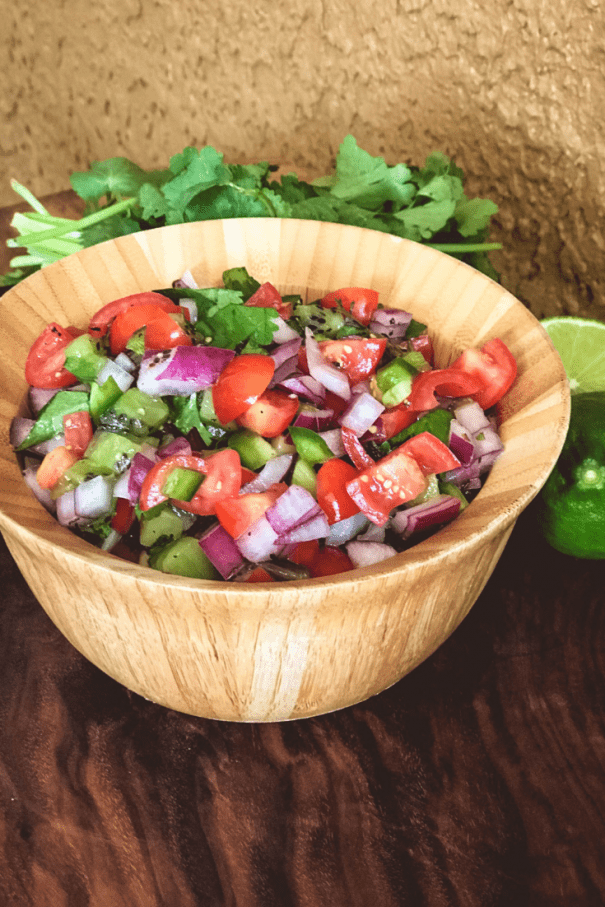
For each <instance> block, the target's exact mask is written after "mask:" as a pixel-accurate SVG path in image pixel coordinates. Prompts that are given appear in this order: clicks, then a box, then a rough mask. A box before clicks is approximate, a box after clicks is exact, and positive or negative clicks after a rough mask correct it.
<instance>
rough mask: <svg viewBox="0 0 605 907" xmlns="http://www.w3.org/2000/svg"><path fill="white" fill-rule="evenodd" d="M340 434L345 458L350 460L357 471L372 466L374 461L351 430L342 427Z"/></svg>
mask: <svg viewBox="0 0 605 907" xmlns="http://www.w3.org/2000/svg"><path fill="white" fill-rule="evenodd" d="M340 434H341V437H342V443H343V446H344V449H345V450H346V452H347V456H349V457H350V458H351V460H352V461H353V463H354V464H355V466H356V467H357V469H366V467H368V466H373V465H374V463H375V462H376V461H375V460H374V458H373V457H371V456H370V455H369V453H368V452H367V451H366V449H365V447H364V446H363V444H362V443H361V441H360V440H359V438H358V437H357V435H356V434H355V432H354V431H353V429H352V428H346V427H345V426H344V425H343V426H342V427H341V429H340Z"/></svg>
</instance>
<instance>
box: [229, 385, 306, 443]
mask: <svg viewBox="0 0 605 907" xmlns="http://www.w3.org/2000/svg"><path fill="white" fill-rule="evenodd" d="M298 406H299V401H298V397H296V396H292V395H290V394H287V393H286V392H285V391H280V390H271V389H268V390H266V391H265V392H264V394H261V395H260V397H259V398H258V400H256V402H255V403H253V404H252V406H250V407H249V408H248V409H247V410H246V412H245V413H242V415H241V416H238V419H237V423H238V425H241V426H242V428H249V429H250V431H255V432H256V433H257V434H259V435H261V436H262V437H263V438H277V436H278V435H281V434H282V432H283V431H285V430H286V428H287V427H288V425H290V423H291V421H292V419H293V418H294V416H295V415H296V413H297V412H298Z"/></svg>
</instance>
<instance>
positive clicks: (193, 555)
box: [149, 535, 220, 579]
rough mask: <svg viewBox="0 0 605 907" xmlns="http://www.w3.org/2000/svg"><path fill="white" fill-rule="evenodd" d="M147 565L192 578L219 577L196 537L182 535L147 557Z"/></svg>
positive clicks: (164, 571) (163, 571)
mask: <svg viewBox="0 0 605 907" xmlns="http://www.w3.org/2000/svg"><path fill="white" fill-rule="evenodd" d="M149 566H150V567H153V568H154V569H155V570H161V571H162V573H171V574H173V575H175V576H188V577H191V578H192V579H220V577H219V574H218V573H217V571H216V570H215V568H214V567H213V566H212V564H211V562H210V561H209V560H208V558H207V557H206V555H205V554H204V552H203V551H202V549H201V548H200V545H199V542H198V540H197V539H194V538H193V537H192V536H190V535H184V536H182V537H181V538H180V539H176V540H175V541H174V542H169V543H168V545H166V546H165V547H164V548H161V549H160V550H159V551H157V552H154V553H153V555H152V556H151V557H150V558H149Z"/></svg>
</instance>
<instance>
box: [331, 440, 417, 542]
mask: <svg viewBox="0 0 605 907" xmlns="http://www.w3.org/2000/svg"><path fill="white" fill-rule="evenodd" d="M403 446H404V445H401V447H397V448H396V449H395V450H393V451H391V453H390V454H387V456H386V457H383V458H382V460H378V462H376V463H374V465H373V466H369V467H368V468H367V469H364V470H363V471H362V472H360V473H359V474H358V475H357V476H356V477H355V478H354V479H352V480H351V481H350V482H348V483H347V491H348V492H349V494H350V496H351V497H352V498H353V500H354V501H355V503H356V504H357V506H358V507H359V509H360V510H361V511H362V513H365V515H366V516H367V518H368V519H369V520H372V522H373V523H376V525H377V526H384V524H385V523H386V522H387V520H388V518H389V514H390V512H391V510H393V508H394V507H398V506H399V505H400V504H403V503H405V502H406V501H411V500H413V499H414V498H416V497H418V495H419V494H421V493H422V492H423V491H424V490H425V488H426V486H427V479H426V477H425V476H424V474H423V472H422V470H421V468H420V466H419V465H418V463H417V462H416V460H415V458H414V457H413V456H411V455H410V454H407V453H406V452H405V450H403V449H402V448H403Z"/></svg>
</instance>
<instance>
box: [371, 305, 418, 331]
mask: <svg viewBox="0 0 605 907" xmlns="http://www.w3.org/2000/svg"><path fill="white" fill-rule="evenodd" d="M411 320H412V316H411V314H410V313H409V312H404V311H403V310H402V309H380V308H379V309H376V311H375V312H374V314H373V315H372V321H375V322H377V323H378V324H383V325H386V326H387V327H390V326H392V325H395V324H402V325H404V327H405V330H407V329H408V327H409V324H410V322H411Z"/></svg>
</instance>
